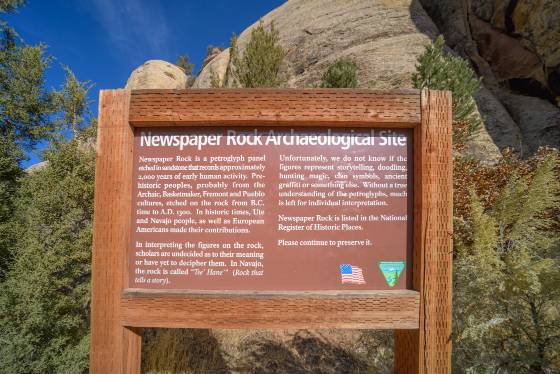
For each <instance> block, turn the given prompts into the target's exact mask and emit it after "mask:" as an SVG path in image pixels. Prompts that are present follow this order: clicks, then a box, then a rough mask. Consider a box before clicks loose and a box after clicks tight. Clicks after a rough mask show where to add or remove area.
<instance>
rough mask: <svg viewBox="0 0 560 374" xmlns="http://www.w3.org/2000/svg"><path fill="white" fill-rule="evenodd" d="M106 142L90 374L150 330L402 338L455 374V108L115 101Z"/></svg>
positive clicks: (127, 356) (401, 356)
mask: <svg viewBox="0 0 560 374" xmlns="http://www.w3.org/2000/svg"><path fill="white" fill-rule="evenodd" d="M98 131H99V132H98V146H97V151H98V153H97V165H96V190H95V215H94V243H93V269H92V319H91V325H92V337H91V342H92V343H91V366H90V367H91V369H90V370H91V372H93V373H139V372H140V352H141V335H140V334H141V328H143V327H165V328H282V329H284V328H368V329H393V330H395V371H396V372H398V373H400V372H403V373H434V372H450V357H451V356H450V354H451V343H450V336H451V335H450V334H451V260H452V258H451V248H452V247H451V233H452V224H451V217H452V211H451V197H452V188H451V186H452V179H451V171H452V168H451V100H450V95H449V93H447V92H440V91H397V92H376V91H370V90H328V89H306V90H274V89H271V90H259V89H240V90H233V89H232V90H229V89H228V90H225V89H221V90H181V91H175V90H141V91H132V92H131V91H128V90H110V91H101V94H100V110H99V130H98Z"/></svg>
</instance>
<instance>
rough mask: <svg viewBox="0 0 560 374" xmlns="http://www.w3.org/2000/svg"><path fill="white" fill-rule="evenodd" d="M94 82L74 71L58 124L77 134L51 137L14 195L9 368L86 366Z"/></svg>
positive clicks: (4, 366)
mask: <svg viewBox="0 0 560 374" xmlns="http://www.w3.org/2000/svg"><path fill="white" fill-rule="evenodd" d="M88 87H90V85H89V84H87V83H82V82H79V81H78V80H77V79H76V77H75V76H74V74H72V73H71V72H70V71H69V70H67V81H66V84H65V85H64V87H63V90H62V91H61V92H60V93H57V95H58V96H57V101H58V102H60V103H62V104H63V105H61V106H60V108H61V109H63V112H62V113H60V115H59V117H60V120H59V122H60V126H61V127H68V128H72V129H73V136H74V137H73V138H72V139H70V140H66V139H65V138H64V137H60V138H58V139H56V138H51V141H50V144H49V148H48V150H47V151H46V152H45V159H46V161H47V163H46V165H45V166H44V167H43V168H41V169H38V170H36V171H33V172H31V173H29V174H28V175H26V176H24V177H23V178H21V186H20V187H19V188H18V190H17V194H16V197H15V198H14V200H13V201H14V209H13V213H14V214H15V217H14V218H13V219H12V221H11V223H12V225H13V228H12V229H13V232H15V234H16V235H14V237H15V238H16V239H15V241H14V245H13V252H12V256H13V260H12V263H11V265H10V267H9V270H8V271H7V273H6V278H5V280H4V282H2V283H1V284H0V341H1V342H2V344H0V357H2V360H0V372H2V373H14V374H15V373H82V372H86V371H87V367H88V354H89V305H90V286H89V284H90V260H91V258H90V257H91V244H92V243H91V240H92V214H93V190H94V183H93V182H94V175H95V149H94V147H93V146H91V143H92V142H93V140H94V139H93V136H94V134H95V128H94V126H88V125H89V124H90V123H89V122H85V120H84V117H83V113H85V112H87V105H88V102H89V101H88V99H87V93H88V90H89V88H88ZM65 120H66V121H68V123H64V121H65ZM94 123H95V122H94Z"/></svg>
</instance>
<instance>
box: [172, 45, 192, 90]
mask: <svg viewBox="0 0 560 374" xmlns="http://www.w3.org/2000/svg"><path fill="white" fill-rule="evenodd" d="M175 65H177V66H178V67H180V68H181V69H183V71H184V72H185V74H186V75H187V86H186V87H185V88H189V87H192V85H193V84H194V81H195V79H196V77H195V76H193V70H194V64H191V63H190V58H189V55H187V54H186V53H185V54H183V55H179V56H177V62H175Z"/></svg>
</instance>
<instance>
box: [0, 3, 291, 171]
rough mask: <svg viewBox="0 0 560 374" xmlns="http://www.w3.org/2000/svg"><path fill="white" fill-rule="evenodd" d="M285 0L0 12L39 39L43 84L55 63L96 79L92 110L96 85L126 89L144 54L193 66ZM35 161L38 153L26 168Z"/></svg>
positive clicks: (55, 79) (57, 68) (51, 77)
mask: <svg viewBox="0 0 560 374" xmlns="http://www.w3.org/2000/svg"><path fill="white" fill-rule="evenodd" d="M284 2H285V0H229V1H228V0H213V1H205V0H183V1H180V0H161V1H157V0H49V1H46V0H28V2H27V4H26V5H24V6H23V7H21V8H19V9H18V11H17V12H16V13H15V14H9V15H5V16H4V17H3V18H4V19H5V20H6V21H7V22H8V23H9V24H10V25H11V26H12V27H14V28H15V30H16V31H17V32H18V33H19V35H20V36H21V37H22V38H23V39H24V40H25V42H26V43H27V44H38V43H43V44H45V45H47V46H48V49H47V53H48V54H49V55H50V56H53V57H54V60H53V62H52V63H51V66H50V68H49V69H48V71H47V74H46V78H47V82H46V84H47V87H54V88H59V87H60V86H61V85H62V83H63V81H64V72H63V70H62V68H61V65H62V64H64V65H67V66H69V67H70V68H71V69H72V71H73V72H74V73H75V74H76V76H77V77H78V79H79V80H81V81H91V82H92V83H94V84H95V86H94V88H93V90H92V92H91V97H90V98H91V99H92V100H93V103H92V105H91V109H92V112H93V114H94V115H97V103H98V96H99V93H98V91H99V90H100V89H110V88H121V87H124V85H125V83H126V80H127V79H128V76H129V75H130V73H131V72H132V71H133V70H134V69H135V68H136V67H138V66H140V65H142V64H143V63H144V62H145V61H146V60H150V59H160V60H166V61H170V62H175V60H176V58H177V56H178V55H180V54H185V53H186V54H188V55H189V57H190V58H191V61H192V62H193V63H194V64H195V72H197V71H198V69H199V67H200V65H201V63H202V61H203V60H204V58H205V57H206V48H207V47H208V45H210V44H211V45H215V46H225V47H227V46H228V44H229V38H230V36H231V35H232V33H236V34H239V33H241V32H242V31H243V30H244V29H245V28H247V27H248V26H250V25H251V24H252V23H254V22H256V21H258V20H259V18H260V17H262V16H264V15H265V14H266V13H268V12H269V11H271V10H272V9H274V8H276V7H278V6H279V5H281V4H282V3H284ZM38 160H39V157H38V156H37V155H31V159H30V160H28V161H26V162H25V163H24V166H28V165H32V164H34V163H35V162H37V161H38Z"/></svg>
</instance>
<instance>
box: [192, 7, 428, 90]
mask: <svg viewBox="0 0 560 374" xmlns="http://www.w3.org/2000/svg"><path fill="white" fill-rule="evenodd" d="M262 20H263V21H264V23H265V25H269V24H270V23H271V22H274V25H275V27H276V28H277V29H278V31H279V34H280V41H281V44H282V45H283V46H284V48H285V49H286V51H287V56H286V65H287V70H288V75H289V77H290V79H289V81H288V86H289V87H308V86H310V85H312V84H315V83H317V82H318V81H319V80H320V77H321V75H322V74H323V72H324V71H325V70H326V69H327V67H328V66H329V65H330V64H332V63H333V62H334V61H335V60H336V59H338V58H340V57H342V56H346V57H351V58H353V59H354V60H355V62H356V63H357V65H358V68H359V69H360V76H359V86H360V87H362V88H377V89H393V88H405V87H411V74H412V72H413V71H414V69H415V67H414V66H415V63H416V59H417V57H418V55H420V53H422V51H423V50H424V46H425V45H426V44H428V43H429V42H430V40H431V39H433V38H434V37H435V36H436V35H437V34H438V31H437V28H436V27H435V26H434V24H433V23H432V21H431V20H430V18H429V17H428V15H427V14H426V13H425V12H424V10H423V9H422V6H421V5H420V4H419V3H418V2H417V1H409V0H408V1H407V0H385V1H371V0H353V1H347V0H334V1H323V0H290V1H287V2H286V3H285V4H283V5H282V6H280V7H278V8H276V9H274V10H273V11H272V12H270V13H268V14H267V15H265V16H264V17H263V18H262ZM257 25H258V22H256V23H255V24H253V25H251V26H250V27H249V28H247V29H246V30H245V31H243V32H242V33H241V34H240V35H239V39H238V46H239V49H240V50H241V51H242V50H243V48H244V47H245V45H246V44H247V42H248V41H249V39H250V36H251V30H252V29H253V28H254V27H256V26H257ZM214 61H216V63H214ZM228 61H229V50H224V51H222V52H221V53H220V54H219V55H218V56H217V57H216V58H215V59H214V60H213V61H211V62H210V63H209V64H208V65H206V67H205V68H204V69H202V71H201V72H200V74H199V76H198V77H197V79H196V81H195V84H194V87H210V85H209V82H210V81H211V78H210V77H211V75H212V74H214V75H215V76H216V75H217V76H218V77H220V79H223V76H224V74H225V67H226V66H227V62H228Z"/></svg>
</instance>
